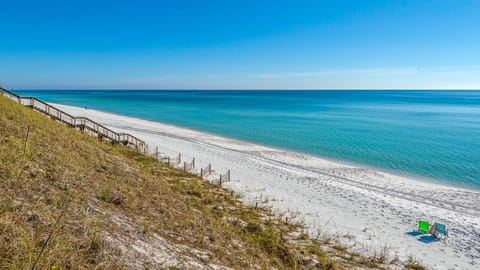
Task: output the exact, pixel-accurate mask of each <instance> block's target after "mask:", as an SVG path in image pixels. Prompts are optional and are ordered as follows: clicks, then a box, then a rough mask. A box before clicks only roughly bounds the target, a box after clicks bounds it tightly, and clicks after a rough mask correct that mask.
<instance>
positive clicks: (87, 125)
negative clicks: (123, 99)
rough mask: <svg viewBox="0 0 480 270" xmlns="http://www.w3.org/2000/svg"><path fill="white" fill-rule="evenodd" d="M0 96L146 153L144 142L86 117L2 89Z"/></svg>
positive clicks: (102, 138) (103, 138) (0, 89)
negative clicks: (76, 115)
mask: <svg viewBox="0 0 480 270" xmlns="http://www.w3.org/2000/svg"><path fill="white" fill-rule="evenodd" d="M0 94H1V95H3V96H6V97H8V98H10V99H12V100H13V101H15V102H18V103H20V104H22V105H24V106H27V107H30V108H32V109H34V110H35V111H38V112H41V113H43V114H46V115H48V116H50V117H51V118H53V119H55V120H57V121H60V122H62V123H64V124H66V125H68V126H70V127H74V128H78V129H80V130H81V131H83V132H86V133H89V134H93V135H96V136H98V138H99V139H101V140H108V141H111V142H112V143H119V144H123V145H127V146H130V147H133V148H136V149H138V150H139V151H142V152H145V151H146V144H145V142H144V141H142V140H140V139H138V138H137V137H135V136H132V135H130V134H128V133H122V132H120V133H119V132H115V131H113V130H111V129H109V128H107V127H105V126H104V125H101V124H99V123H97V122H95V121H93V120H90V119H88V118H86V117H75V116H73V115H71V114H69V113H67V112H64V111H62V110H60V109H58V108H56V107H54V106H51V105H49V104H47V103H46V102H43V101H41V100H39V99H37V98H35V97H21V96H18V95H16V94H14V93H13V92H11V91H8V90H6V89H4V88H2V87H0Z"/></svg>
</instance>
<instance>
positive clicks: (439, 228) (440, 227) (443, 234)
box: [430, 223, 448, 239]
mask: <svg viewBox="0 0 480 270" xmlns="http://www.w3.org/2000/svg"><path fill="white" fill-rule="evenodd" d="M430 233H431V234H432V235H433V236H435V237H437V238H438V239H445V238H447V237H448V231H447V227H446V226H445V225H444V224H441V223H435V224H433V226H432V228H431V229H430Z"/></svg>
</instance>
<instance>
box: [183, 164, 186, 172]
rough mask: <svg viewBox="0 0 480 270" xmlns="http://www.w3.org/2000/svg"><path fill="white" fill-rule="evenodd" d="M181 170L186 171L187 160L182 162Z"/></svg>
mask: <svg viewBox="0 0 480 270" xmlns="http://www.w3.org/2000/svg"><path fill="white" fill-rule="evenodd" d="M183 171H184V172H186V171H187V162H183Z"/></svg>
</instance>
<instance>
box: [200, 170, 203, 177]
mask: <svg viewBox="0 0 480 270" xmlns="http://www.w3.org/2000/svg"><path fill="white" fill-rule="evenodd" d="M200 177H203V168H200Z"/></svg>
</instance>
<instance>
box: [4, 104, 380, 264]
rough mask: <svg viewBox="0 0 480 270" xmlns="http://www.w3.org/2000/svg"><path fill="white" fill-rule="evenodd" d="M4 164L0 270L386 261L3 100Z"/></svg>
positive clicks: (132, 152) (195, 177)
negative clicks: (294, 235) (311, 235)
mask: <svg viewBox="0 0 480 270" xmlns="http://www.w3.org/2000/svg"><path fill="white" fill-rule="evenodd" d="M27 130H29V135H28V142H27V143H26V136H27ZM25 146H26V147H25ZM0 163H1V166H0V269H32V267H35V269H132V268H134V269H138V268H140V269H189V268H190V269H196V268H197V267H198V268H202V267H204V268H206V267H207V266H208V265H221V266H225V267H231V268H234V269H346V268H358V267H359V268H375V269H377V268H379V269H381V268H387V266H385V263H384V262H383V260H384V259H385V258H384V256H383V255H382V256H379V257H378V258H367V257H364V256H361V255H359V254H356V253H354V252H351V251H349V250H348V249H347V248H346V247H343V246H341V245H340V244H338V246H336V247H335V248H332V246H334V244H330V245H327V244H325V243H323V242H322V241H320V240H318V239H311V238H309V237H308V235H306V234H301V237H299V239H292V237H288V236H289V235H291V233H292V232H300V231H303V228H302V225H301V224H300V225H299V224H285V222H284V221H281V220H280V219H279V217H276V216H274V215H273V214H272V213H271V211H270V210H268V209H262V208H257V207H250V206H246V205H244V204H242V203H241V202H240V200H239V198H238V197H237V196H236V195H235V194H233V193H231V192H230V191H227V190H224V189H222V188H221V187H219V186H218V185H213V184H210V183H208V182H206V181H204V180H202V179H201V178H199V177H197V176H194V175H191V174H188V173H184V172H182V171H180V170H177V169H175V168H172V167H169V166H167V165H165V164H163V163H160V162H157V161H155V160H154V159H152V158H149V157H145V156H143V155H141V154H140V153H138V152H136V151H135V150H133V149H130V148H127V147H124V146H120V145H112V144H109V143H105V142H103V143H102V142H100V141H99V140H98V139H96V138H95V137H92V136H89V135H86V134H83V133H81V132H79V131H77V130H75V129H73V128H69V127H67V126H65V125H63V124H61V123H58V122H56V121H54V120H51V119H49V118H48V117H47V116H44V115H42V114H39V113H37V112H34V111H32V110H31V109H29V108H25V107H22V106H21V105H18V104H16V103H14V102H12V101H10V100H8V99H6V98H4V97H0ZM335 245H337V244H335ZM328 246H330V247H328ZM162 252H163V253H162ZM157 253H158V254H160V255H159V256H156V254H157ZM158 254H157V255H158ZM162 254H163V255H165V256H167V255H171V256H172V258H170V259H168V260H167V259H165V260H163V259H162V258H163V257H162V256H163V255H162ZM380 260H382V261H380ZM195 265H196V266H195Z"/></svg>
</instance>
